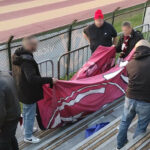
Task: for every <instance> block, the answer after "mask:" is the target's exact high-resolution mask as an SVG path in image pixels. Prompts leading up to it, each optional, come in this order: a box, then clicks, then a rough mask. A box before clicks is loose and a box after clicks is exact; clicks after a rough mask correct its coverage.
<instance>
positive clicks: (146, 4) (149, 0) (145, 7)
mask: <svg viewBox="0 0 150 150" xmlns="http://www.w3.org/2000/svg"><path fill="white" fill-rule="evenodd" d="M149 2H150V0H147V1H146V2H145V6H144V13H143V19H142V24H143V23H144V19H145V14H146V9H147V6H148V3H149Z"/></svg>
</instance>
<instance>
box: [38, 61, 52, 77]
mask: <svg viewBox="0 0 150 150" xmlns="http://www.w3.org/2000/svg"><path fill="white" fill-rule="evenodd" d="M38 66H39V70H40V73H41V76H42V77H54V64H53V61H52V60H49V59H48V60H45V61H42V62H39V63H38Z"/></svg>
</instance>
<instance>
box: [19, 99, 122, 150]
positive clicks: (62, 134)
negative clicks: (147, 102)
mask: <svg viewBox="0 0 150 150" xmlns="http://www.w3.org/2000/svg"><path fill="white" fill-rule="evenodd" d="M123 99H124V97H122V98H120V99H118V100H116V101H114V102H112V103H110V104H108V105H106V106H104V107H103V108H101V109H100V110H99V111H97V112H95V113H92V114H90V115H88V116H87V117H85V118H83V119H82V120H80V121H78V122H76V123H74V124H71V125H67V126H64V127H61V128H57V129H50V130H47V131H39V132H36V134H35V136H37V137H39V138H41V142H40V143H38V144H26V143H24V142H23V141H21V142H20V143H19V148H20V150H30V149H32V150H52V149H55V150H61V147H63V146H65V147H69V148H67V149H68V150H69V149H71V148H72V147H73V146H75V145H76V144H77V143H69V144H70V145H67V144H66V145H67V146H66V145H64V144H65V143H68V141H69V140H70V139H73V138H74V137H77V138H78V135H79V134H80V133H83V134H84V132H85V129H87V128H88V127H89V125H91V124H95V123H96V122H98V121H99V120H100V118H105V117H104V116H109V115H110V114H112V112H113V111H114V110H115V109H117V108H118V107H120V106H123ZM114 114H116V115H117V117H118V116H119V115H120V114H118V113H117V112H114ZM117 117H115V116H114V117H113V116H109V118H110V120H114V119H116V118H117ZM83 134H82V137H83ZM82 140H84V137H83V139H82ZM70 147H71V148H70Z"/></svg>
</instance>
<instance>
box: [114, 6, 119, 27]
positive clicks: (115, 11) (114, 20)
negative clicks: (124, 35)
mask: <svg viewBox="0 0 150 150" xmlns="http://www.w3.org/2000/svg"><path fill="white" fill-rule="evenodd" d="M119 9H120V7H117V8H116V9H115V10H114V11H113V13H112V25H114V22H115V14H116V12H117V11H118V10H119Z"/></svg>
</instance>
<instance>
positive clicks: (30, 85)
mask: <svg viewBox="0 0 150 150" xmlns="http://www.w3.org/2000/svg"><path fill="white" fill-rule="evenodd" d="M36 49H37V40H36V39H35V37H32V36H30V37H26V38H24V39H23V46H22V47H21V48H19V49H17V50H16V51H15V53H14V55H13V57H12V61H13V76H14V78H15V81H16V84H17V91H18V95H19V100H20V101H21V102H22V103H23V126H24V141H25V142H29V143H38V142H40V139H39V138H36V137H34V136H33V126H34V121H35V116H36V102H37V101H39V100H41V99H42V98H43V89H42V85H43V84H48V83H49V84H50V86H51V87H52V86H53V84H55V83H56V82H57V79H55V78H51V77H41V75H40V72H39V68H38V64H37V63H36V61H35V60H34V57H33V52H35V51H36Z"/></svg>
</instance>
